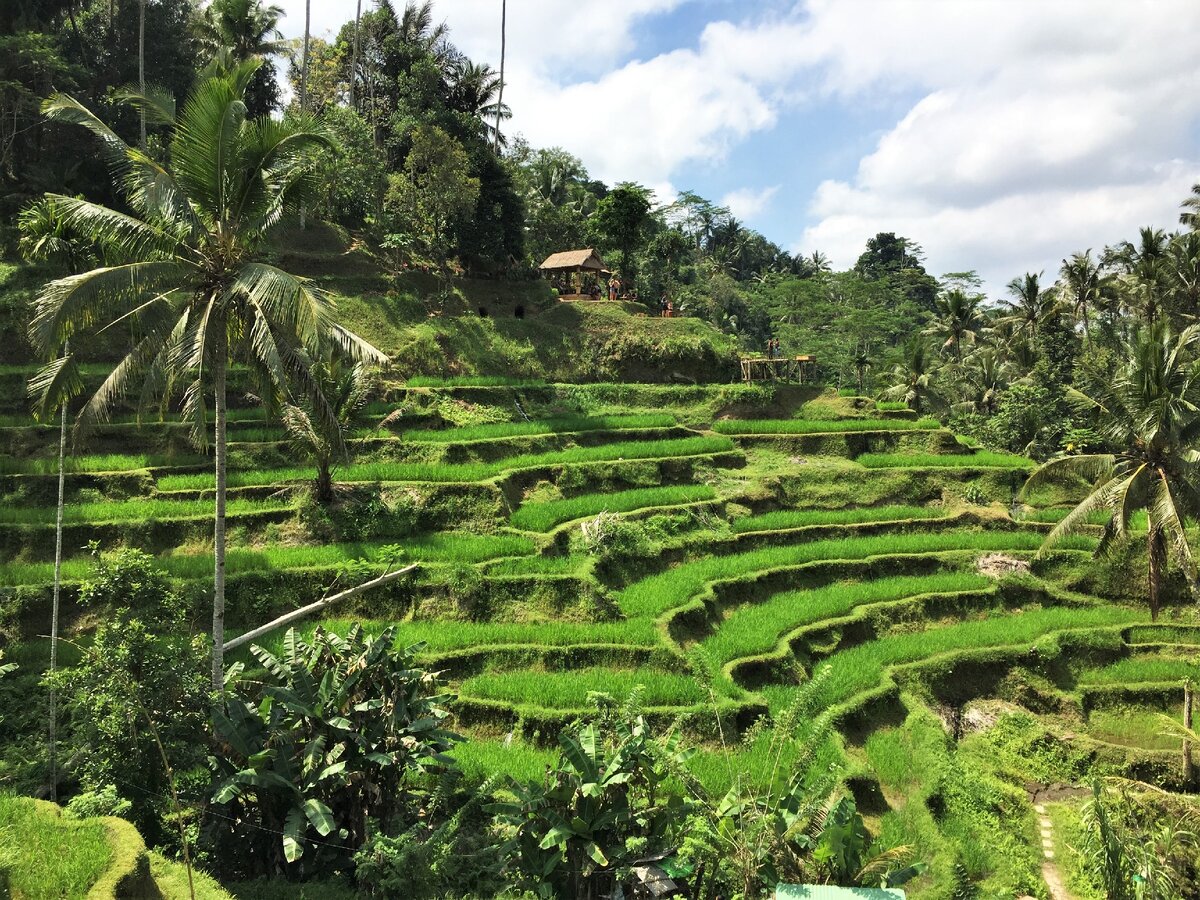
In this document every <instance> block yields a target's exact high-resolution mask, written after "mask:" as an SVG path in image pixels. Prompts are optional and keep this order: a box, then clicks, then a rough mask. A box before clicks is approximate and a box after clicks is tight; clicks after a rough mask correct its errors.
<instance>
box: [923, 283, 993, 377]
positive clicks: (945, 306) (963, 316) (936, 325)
mask: <svg viewBox="0 0 1200 900" xmlns="http://www.w3.org/2000/svg"><path fill="white" fill-rule="evenodd" d="M981 301H982V298H981V297H980V296H978V295H977V294H967V293H966V292H964V291H960V290H957V289H956V290H951V291H944V292H942V293H941V294H939V295H938V297H937V299H936V300H935V303H936V307H937V310H936V312H935V313H934V315H935V318H934V320H933V322H932V323H931V324H930V325H929V327H928V328H926V329H925V331H924V333H925V334H931V335H935V336H937V337H943V336H945V341H944V343H943V344H942V351H943V352H945V351H946V350H949V349H953V350H954V358H955V359H957V360H958V362H959V363H962V348H963V344H974V343H975V339H976V338H977V337H978V331H979V329H980V328H981V327H982V325H983V322H982V320H981V319H980V316H979V304H980V303H981Z"/></svg>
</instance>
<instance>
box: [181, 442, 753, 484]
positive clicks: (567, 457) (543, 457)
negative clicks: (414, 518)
mask: <svg viewBox="0 0 1200 900" xmlns="http://www.w3.org/2000/svg"><path fill="white" fill-rule="evenodd" d="M732 449H733V442H732V441H730V440H729V438H727V437H704V436H698V437H688V438H671V439H664V440H660V441H626V442H623V443H617V444H602V445H600V446H596V447H570V448H568V449H566V450H555V451H552V452H549V453H527V454H523V455H521V456H511V457H508V458H507V459H501V460H496V461H494V462H476V463H398V462H373V463H358V464H355V465H350V466H345V467H343V468H341V469H339V470H338V480H339V481H343V482H354V481H358V482H372V481H378V482H393V481H427V482H443V483H465V482H471V481H485V480H487V479H489V478H495V477H496V476H497V475H500V474H502V473H504V472H509V471H514V470H517V469H530V468H537V467H540V466H558V465H577V464H582V463H590V462H611V461H614V460H627V459H671V458H676V457H681V456H706V455H711V454H714V453H726V452H728V451H730V450H732ZM309 478H312V469H311V468H308V467H303V468H288V469H266V470H263V469H259V470H248V471H237V472H230V473H229V486H230V487H254V486H258V485H265V484H282V483H284V482H290V481H302V480H305V479H309ZM212 486H213V475H212V474H211V473H209V472H201V473H196V474H190V475H166V476H163V477H162V478H160V479H159V480H158V489H159V490H160V491H187V490H192V491H194V490H209V489H211V488H212Z"/></svg>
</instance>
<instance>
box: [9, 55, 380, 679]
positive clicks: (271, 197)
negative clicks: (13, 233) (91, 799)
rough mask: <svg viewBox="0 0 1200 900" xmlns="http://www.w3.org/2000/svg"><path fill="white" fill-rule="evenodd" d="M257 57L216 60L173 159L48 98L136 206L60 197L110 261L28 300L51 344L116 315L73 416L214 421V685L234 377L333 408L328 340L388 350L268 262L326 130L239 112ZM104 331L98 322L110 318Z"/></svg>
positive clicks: (201, 432) (174, 138) (36, 336)
mask: <svg viewBox="0 0 1200 900" xmlns="http://www.w3.org/2000/svg"><path fill="white" fill-rule="evenodd" d="M258 66H259V63H258V61H256V60H252V61H249V62H246V63H242V64H239V65H236V66H234V67H232V68H231V69H225V70H217V69H215V68H212V69H210V70H208V71H207V72H206V73H205V74H204V75H203V76H202V77H201V78H200V79H199V80H198V81H197V83H196V85H195V87H194V88H193V89H192V92H191V94H190V95H189V96H188V98H187V100H186V102H185V103H184V105H183V108H182V110H181V112H180V114H179V117H178V120H177V121H176V122H173V123H170V124H172V125H173V128H172V130H171V138H170V145H169V150H170V154H169V158H170V163H169V164H168V165H166V166H162V165H160V164H159V163H157V162H156V161H155V160H153V159H151V158H150V157H148V156H147V155H146V154H145V153H143V152H141V151H140V150H138V149H136V148H133V147H129V146H128V145H127V144H125V143H124V142H123V141H122V140H121V139H120V138H119V137H118V136H117V135H116V134H115V133H114V132H113V131H111V130H110V129H109V128H108V127H107V126H106V125H104V123H103V122H101V121H100V119H98V118H97V117H96V116H95V115H94V114H93V113H92V112H90V111H89V110H88V109H87V108H85V107H84V106H83V105H82V104H80V103H79V102H78V101H77V100H75V99H74V98H72V97H69V96H66V95H56V96H54V97H51V98H50V99H49V100H48V101H47V102H46V104H45V112H46V114H47V116H48V117H49V118H51V119H53V120H56V121H59V122H64V123H69V124H75V125H81V126H83V127H84V128H86V129H87V130H89V131H90V132H91V133H92V134H93V135H94V136H95V137H97V138H98V139H99V141H100V145H101V147H102V148H103V149H104V152H105V153H106V154H107V155H108V156H109V157H110V161H111V162H112V164H113V166H114V168H115V170H116V175H115V181H116V185H117V187H118V190H119V191H120V192H121V193H122V195H123V199H124V201H125V203H126V204H127V205H128V208H129V210H130V211H129V212H120V211H117V210H113V209H109V208H108V207H105V206H101V205H99V204H96V203H91V202H88V201H86V200H80V199H77V198H72V197H63V196H53V197H52V198H51V199H52V200H53V202H54V204H55V206H56V208H57V209H58V210H59V213H60V214H61V216H62V217H63V219H64V221H65V222H66V224H67V226H68V227H69V228H70V229H72V230H73V231H74V232H76V233H79V234H85V235H88V236H89V237H90V238H91V239H92V241H93V243H95V244H98V245H101V246H103V247H104V248H105V255H106V264H105V265H103V266H100V267H98V268H94V269H91V270H90V271H86V272H83V273H81V274H78V275H70V276H67V277H65V278H59V279H56V280H54V281H51V282H49V283H47V284H46V285H45V286H44V287H43V288H42V290H41V292H40V293H39V294H38V296H37V298H36V299H35V301H34V312H33V318H32V320H31V323H30V336H31V338H32V340H33V342H34V344H35V345H36V346H37V347H38V348H39V349H40V350H41V351H42V352H43V353H46V354H47V355H51V354H54V353H56V352H57V350H58V348H59V347H61V346H62V345H63V344H64V342H65V341H66V340H67V339H69V338H70V337H71V336H72V335H73V334H75V333H76V332H80V331H83V330H88V329H92V328H94V327H96V326H103V328H108V327H110V326H112V325H115V324H117V323H123V324H124V325H125V326H126V327H130V328H131V329H132V330H133V332H134V335H135V337H134V340H133V345H132V347H131V349H129V351H128V352H127V354H126V356H125V358H124V359H123V360H122V361H121V362H120V363H119V364H118V365H117V366H116V368H115V369H114V370H113V372H112V374H110V375H109V376H108V378H107V379H105V381H104V382H103V384H102V385H101V386H100V388H99V390H97V391H96V393H95V395H94V396H92V398H91V399H90V400H89V401H88V402H87V403H86V404H85V405H84V407H83V409H82V411H81V412H80V414H79V423H80V424H81V425H84V424H86V423H88V422H92V421H96V420H103V419H104V418H106V417H107V416H108V414H109V413H110V412H111V410H112V409H113V408H114V407H115V406H116V405H117V404H118V403H120V402H121V401H122V400H123V399H124V398H125V397H128V396H130V395H133V396H134V397H135V398H137V399H138V400H140V401H143V402H148V401H149V400H151V399H154V398H157V397H161V398H163V399H164V400H165V399H166V398H168V397H170V396H172V395H177V394H178V393H180V390H179V389H180V388H182V389H183V390H182V396H183V413H184V417H185V419H187V420H188V421H190V422H191V423H192V431H193V436H194V438H195V439H196V440H197V442H198V443H200V444H201V445H204V444H206V443H207V439H208V409H207V405H206V399H207V398H208V397H211V399H212V403H213V419H214V431H213V436H214V441H213V444H214V467H215V475H216V479H215V480H216V492H215V494H216V503H215V507H216V508H215V516H214V525H213V551H214V553H213V555H214V557H215V565H214V579H213V581H214V583H213V670H212V671H213V686H214V688H216V689H218V690H219V689H220V688H221V687H222V684H223V645H224V630H225V622H224V617H225V489H226V471H225V469H226V437H225V418H226V412H225V411H226V372H227V370H228V367H229V365H230V363H232V362H235V361H236V362H241V363H243V364H245V365H246V366H247V368H248V369H249V371H250V373H251V376H252V377H253V378H254V379H255V380H256V381H257V382H258V383H259V384H260V385H266V386H270V387H271V388H272V389H273V390H275V391H277V392H279V393H283V392H284V391H285V385H288V384H289V383H290V384H292V385H294V386H296V389H297V390H300V391H303V392H304V393H307V394H310V395H312V396H313V397H314V398H318V399H314V402H315V403H316V405H317V406H316V408H317V411H318V414H319V415H320V416H322V417H324V418H332V417H333V414H332V412H331V411H330V410H329V409H328V407H327V405H326V404H323V403H321V402H320V400H319V392H318V391H317V390H316V389H315V385H314V384H313V382H312V379H311V377H310V370H311V368H312V366H313V363H314V361H316V360H319V359H323V358H325V357H327V356H328V355H329V354H330V353H331V352H333V351H334V350H335V349H336V350H337V351H338V352H341V353H343V354H346V355H349V356H352V357H354V358H357V359H363V360H372V361H382V360H383V356H382V354H380V353H379V351H377V350H376V349H375V348H373V347H372V346H370V345H369V344H367V343H366V342H365V341H363V340H362V339H361V338H359V337H358V336H356V335H354V334H353V333H351V332H349V331H347V330H346V329H344V328H342V327H341V326H340V325H338V324H337V323H336V321H335V319H334V316H335V312H336V311H335V309H334V306H333V304H332V302H331V301H330V299H329V297H328V296H327V295H326V294H325V293H324V292H322V291H321V290H319V289H318V288H316V287H315V286H314V285H312V284H311V283H310V282H308V281H307V280H306V279H303V278H299V277H297V276H294V275H291V274H289V273H287V272H285V271H283V270H282V269H279V268H277V267H275V266H272V265H269V264H267V263H265V262H261V261H260V259H259V254H260V252H261V250H262V248H263V244H264V241H265V239H266V237H267V235H268V233H269V232H270V230H271V229H272V227H273V226H275V225H276V224H277V223H278V222H279V221H280V220H281V218H282V217H283V216H284V215H286V214H287V213H290V212H293V211H295V210H296V209H297V208H298V207H299V206H300V205H301V204H302V203H304V202H305V201H306V200H311V197H312V195H313V194H314V191H315V187H316V185H315V184H314V179H313V178H312V174H311V173H312V171H313V162H314V156H315V155H316V154H317V153H319V152H321V151H323V150H324V149H326V148H327V147H328V146H329V142H328V140H327V138H325V137H324V136H323V135H321V134H317V133H313V132H308V131H303V130H300V129H299V128H298V127H297V126H294V125H291V124H289V123H286V122H282V121H276V120H271V119H260V120H257V121H252V120H250V119H248V118H247V116H246V104H245V101H244V99H243V98H244V96H245V93H246V88H247V85H248V84H249V82H250V79H251V78H252V77H253V76H254V73H255V71H257V69H258ZM102 330H103V329H102Z"/></svg>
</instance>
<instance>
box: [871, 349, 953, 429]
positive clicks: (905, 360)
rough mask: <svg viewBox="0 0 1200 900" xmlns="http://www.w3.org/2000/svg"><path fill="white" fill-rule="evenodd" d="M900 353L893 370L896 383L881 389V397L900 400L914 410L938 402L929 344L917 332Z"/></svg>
mask: <svg viewBox="0 0 1200 900" xmlns="http://www.w3.org/2000/svg"><path fill="white" fill-rule="evenodd" d="M902 352H903V355H902V357H901V361H900V362H899V363H898V364H897V365H896V367H895V368H894V369H892V379H893V380H894V381H895V384H894V385H893V386H892V387H890V388H888V389H887V390H886V391H884V392H883V397H884V399H885V400H903V401H904V402H905V403H907V404H908V408H909V409H912V410H914V411H916V412H924V411H925V410H927V409H928V408H929V407H930V406H931V405H938V404H940V403H941V402H942V397H941V394H940V393H939V392H938V390H937V388H936V387H935V386H934V383H933V365H934V359H933V354H932V353H930V352H929V344H927V343H926V342H925V340H924V339H923V338H922V337H921V336H920V335H913V336H912V337H911V338H909V339H908V341H906V342H905V344H904V347H903V351H902Z"/></svg>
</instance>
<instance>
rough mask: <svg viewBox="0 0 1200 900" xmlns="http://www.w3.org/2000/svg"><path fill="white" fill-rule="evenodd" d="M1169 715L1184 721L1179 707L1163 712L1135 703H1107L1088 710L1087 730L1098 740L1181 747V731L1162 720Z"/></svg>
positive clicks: (1151, 747) (1148, 746)
mask: <svg viewBox="0 0 1200 900" xmlns="http://www.w3.org/2000/svg"><path fill="white" fill-rule="evenodd" d="M1163 715H1168V716H1170V717H1171V718H1172V719H1174V720H1175V722H1177V723H1178V724H1180V725H1182V724H1183V716H1182V715H1181V710H1180V709H1179V707H1175V708H1174V709H1171V710H1170V711H1168V712H1166V713H1164V712H1162V711H1160V710H1157V709H1147V708H1145V707H1135V706H1104V707H1101V708H1099V709H1093V710H1092V711H1091V712H1090V713H1088V721H1087V731H1088V734H1089V735H1090V736H1091V737H1093V738H1096V739H1097V740H1101V741H1107V742H1108V743H1110V744H1120V745H1121V746H1124V747H1136V748H1138V749H1140V750H1178V749H1179V732H1177V731H1171V730H1170V729H1169V727H1168V726H1167V723H1166V722H1164V721H1163V720H1162V718H1161V717H1162V716H1163Z"/></svg>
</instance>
